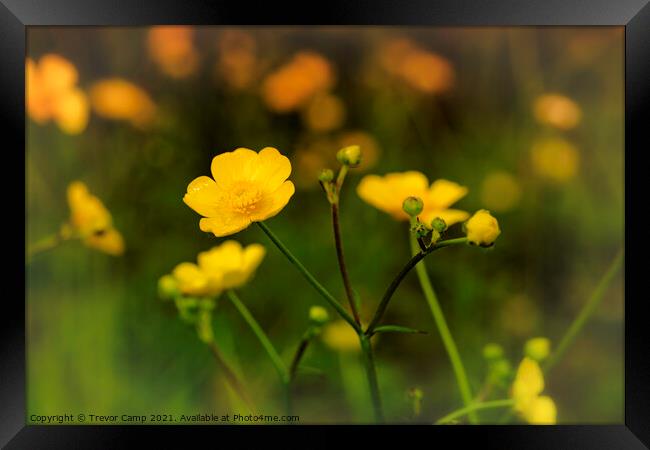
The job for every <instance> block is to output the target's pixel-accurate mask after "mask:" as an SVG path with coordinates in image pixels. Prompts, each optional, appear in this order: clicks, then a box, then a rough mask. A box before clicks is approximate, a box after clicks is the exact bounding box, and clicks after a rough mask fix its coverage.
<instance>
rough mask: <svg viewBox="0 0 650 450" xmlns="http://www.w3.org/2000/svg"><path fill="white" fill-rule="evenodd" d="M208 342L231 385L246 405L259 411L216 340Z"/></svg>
mask: <svg viewBox="0 0 650 450" xmlns="http://www.w3.org/2000/svg"><path fill="white" fill-rule="evenodd" d="M207 344H208V348H210V351H211V352H212V355H213V356H214V359H215V361H216V362H217V365H218V366H219V368H220V369H221V370H222V371H223V373H224V375H225V376H226V380H227V381H228V383H229V384H230V386H232V388H233V390H234V391H235V392H236V393H237V395H239V397H240V398H241V399H242V400H243V401H244V403H245V404H246V406H247V407H248V409H249V410H250V411H251V412H255V411H257V409H256V408H255V405H254V403H253V401H252V400H251V397H250V395H248V392H247V391H246V389H245V388H244V385H243V384H242V382H241V381H240V380H239V378H238V377H237V375H236V374H235V372H234V371H233V370H232V369H231V368H230V366H229V365H228V363H227V362H226V360H225V359H224V357H223V355H222V354H221V351H220V350H219V347H218V346H217V344H216V342H214V340H210V341H209V342H207Z"/></svg>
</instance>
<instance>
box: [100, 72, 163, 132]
mask: <svg viewBox="0 0 650 450" xmlns="http://www.w3.org/2000/svg"><path fill="white" fill-rule="evenodd" d="M90 102H91V104H92V107H93V109H94V110H95V112H96V113H97V115H99V116H101V117H104V118H107V119H113V120H127V121H129V122H130V123H131V124H132V125H133V126H135V127H138V128H145V127H147V126H148V125H150V124H151V122H152V121H153V118H154V115H155V112H156V105H155V104H154V102H153V101H152V100H151V97H149V94H147V93H146V92H145V91H144V90H143V89H142V88H140V87H138V86H136V85H135V84H133V83H131V82H130V81H127V80H125V79H122V78H108V79H104V80H100V81H97V82H96V83H94V84H93V85H92V87H91V88H90Z"/></svg>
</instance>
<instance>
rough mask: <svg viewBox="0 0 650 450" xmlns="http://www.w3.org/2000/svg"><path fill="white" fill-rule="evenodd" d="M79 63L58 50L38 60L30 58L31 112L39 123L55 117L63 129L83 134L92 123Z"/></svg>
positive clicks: (27, 72)
mask: <svg viewBox="0 0 650 450" xmlns="http://www.w3.org/2000/svg"><path fill="white" fill-rule="evenodd" d="M78 78H79V75H78V73H77V69H76V68H75V66H74V65H73V64H72V63H71V62H70V61H68V60H67V59H65V58H63V57H62V56H59V55H56V54H47V55H44V56H43V57H41V58H40V60H39V61H38V63H36V62H34V61H33V60H32V59H29V58H28V59H27V62H26V64H25V89H26V93H25V94H26V95H25V97H26V101H27V114H28V115H29V117H30V118H31V119H32V120H34V121H35V122H37V123H40V124H44V123H46V122H48V121H49V120H54V121H55V122H56V123H57V125H58V126H59V128H60V129H61V131H63V132H64V133H67V134H79V133H81V132H82V131H83V130H84V129H85V128H86V125H87V124H88V111H89V105H88V99H87V97H86V94H85V93H84V92H83V91H82V90H81V89H79V88H78V87H77V86H76V84H77V80H78Z"/></svg>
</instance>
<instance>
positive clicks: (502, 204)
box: [481, 171, 521, 212]
mask: <svg viewBox="0 0 650 450" xmlns="http://www.w3.org/2000/svg"><path fill="white" fill-rule="evenodd" d="M520 200H521V186H520V184H519V182H518V181H517V178H515V177H514V176H513V175H511V174H510V173H508V172H504V171H496V172H492V173H490V174H488V176H487V177H485V179H484V180H483V185H482V187H481V201H482V202H483V204H484V205H485V207H486V208H488V209H490V210H492V211H496V212H505V211H509V210H511V209H513V208H514V207H516V206H517V205H518V204H519V201H520Z"/></svg>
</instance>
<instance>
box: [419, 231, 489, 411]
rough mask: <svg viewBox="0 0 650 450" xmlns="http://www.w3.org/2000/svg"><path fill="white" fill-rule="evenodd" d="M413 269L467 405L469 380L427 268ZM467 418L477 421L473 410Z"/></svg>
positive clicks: (470, 396)
mask: <svg viewBox="0 0 650 450" xmlns="http://www.w3.org/2000/svg"><path fill="white" fill-rule="evenodd" d="M410 240H411V252H412V253H413V254H414V255H417V254H421V253H420V252H419V248H418V243H417V241H416V240H415V237H413V236H411V238H410ZM443 242H445V241H443ZM415 271H416V272H417V274H418V278H419V280H420V285H421V286H422V291H423V292H424V297H425V298H426V300H427V303H428V304H429V309H431V314H432V315H433V320H434V321H435V323H436V327H437V328H438V331H439V332H440V337H441V338H442V342H443V344H444V346H445V349H446V350H447V354H448V355H449V359H450V361H451V365H452V368H453V370H454V375H455V376H456V383H457V384H458V388H459V390H460V395H461V397H462V399H463V403H464V404H465V406H469V405H470V404H471V403H472V391H471V389H470V386H469V381H468V380H467V374H466V373H465V367H464V366H463V362H462V360H461V359H460V355H459V354H458V349H457V347H456V343H455V342H454V338H453V337H452V335H451V332H450V331H449V327H448V326H447V321H446V320H445V315H444V314H443V312H442V308H440V303H439V302H438V297H437V296H436V293H435V291H434V290H433V286H432V285H431V280H430V279H429V275H428V274H427V268H426V266H425V265H424V262H422V264H418V265H417V266H416V267H415ZM469 419H470V422H471V423H476V422H477V421H478V417H477V416H476V414H475V413H474V412H473V411H472V412H471V413H470V415H469Z"/></svg>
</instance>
